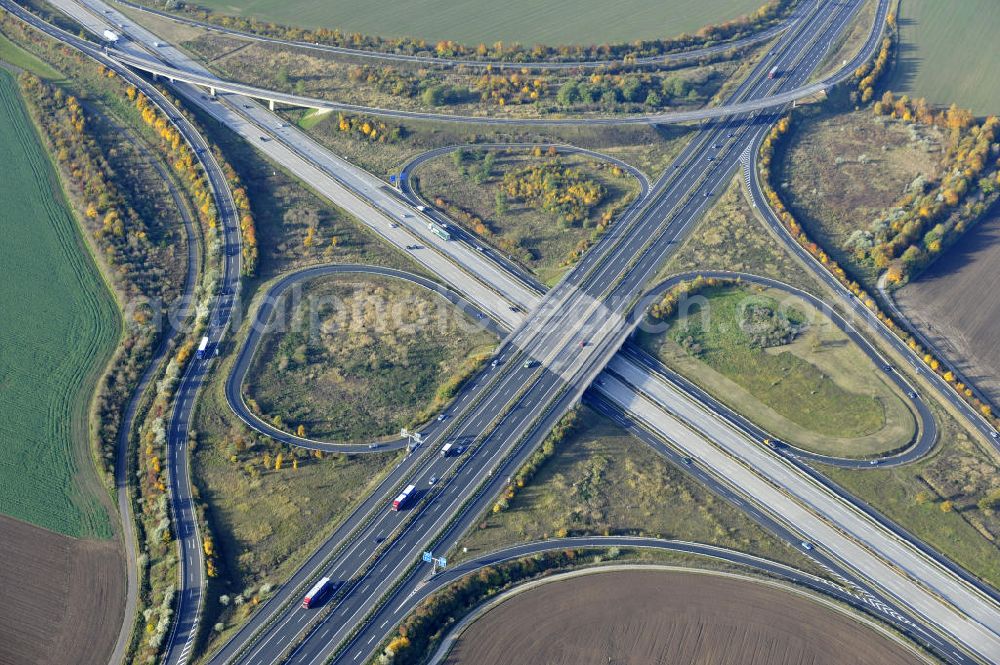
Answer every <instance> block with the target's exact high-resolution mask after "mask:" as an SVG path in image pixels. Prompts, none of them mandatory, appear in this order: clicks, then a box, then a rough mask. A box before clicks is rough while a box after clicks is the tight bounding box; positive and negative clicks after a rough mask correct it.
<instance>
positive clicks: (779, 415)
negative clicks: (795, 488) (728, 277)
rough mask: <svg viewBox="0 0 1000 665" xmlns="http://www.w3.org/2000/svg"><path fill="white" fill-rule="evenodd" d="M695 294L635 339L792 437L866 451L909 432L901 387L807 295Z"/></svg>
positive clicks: (813, 445) (749, 290) (839, 450)
mask: <svg viewBox="0 0 1000 665" xmlns="http://www.w3.org/2000/svg"><path fill="white" fill-rule="evenodd" d="M702 295H703V296H705V298H706V299H705V301H704V302H703V303H701V304H700V305H698V306H696V307H692V308H691V310H690V311H689V312H686V313H684V314H682V315H681V316H679V317H677V316H675V317H672V318H671V319H670V321H669V323H670V324H671V327H670V329H669V330H668V331H667V332H666V333H662V334H657V335H648V334H642V335H641V336H640V337H639V340H640V344H642V345H643V346H644V347H645V348H646V349H647V350H648V351H650V352H651V353H653V354H654V355H656V356H658V357H659V358H660V359H661V360H662V361H663V362H664V363H665V364H666V365H668V366H670V367H672V368H673V369H675V370H677V371H678V372H680V373H681V374H683V375H684V376H687V377H688V378H690V379H691V380H692V381H694V382H695V383H697V384H698V385H700V386H702V387H703V388H705V389H706V390H708V391H709V392H710V393H711V394H713V395H715V396H716V397H717V398H719V399H720V400H722V401H723V402H726V403H727V404H729V405H730V406H732V407H733V408H734V409H735V410H736V411H737V412H739V413H744V414H748V415H749V417H751V418H752V419H753V420H754V421H755V422H757V423H758V424H759V425H761V426H762V427H764V428H765V429H766V430H768V431H769V432H771V433H772V434H774V435H775V436H777V437H778V438H780V439H782V440H785V441H788V442H789V443H791V444H793V445H796V446H801V447H803V448H806V449H808V450H812V451H815V452H819V453H824V454H829V455H837V456H844V457H865V456H869V455H876V454H879V453H883V452H886V451H890V450H895V449H898V448H902V447H905V446H906V445H907V444H908V443H910V441H912V440H913V436H914V433H915V427H916V422H915V419H914V417H913V415H912V413H911V412H910V411H909V409H908V408H907V406H906V403H905V401H904V399H903V397H902V396H901V395H899V394H897V391H896V390H895V389H894V388H892V387H890V384H888V383H887V382H886V381H885V379H884V378H883V377H882V375H881V370H880V369H879V368H877V367H875V365H874V364H873V363H871V362H870V361H869V360H868V359H867V358H866V357H865V356H864V355H863V354H862V353H861V351H860V350H859V349H858V348H857V347H856V346H854V345H853V343H851V342H850V340H849V339H848V338H847V336H846V335H845V334H844V333H842V332H841V331H840V330H839V329H838V328H836V326H834V324H833V322H832V321H830V319H829V318H827V317H826V316H824V315H823V314H821V313H820V312H819V311H817V310H816V309H815V308H813V307H812V306H811V305H810V304H808V303H807V302H805V301H804V300H802V299H800V298H796V297H792V296H788V295H787V294H785V293H783V292H781V291H777V290H761V289H758V288H755V287H722V288H718V289H712V290H710V291H705V292H703V293H702Z"/></svg>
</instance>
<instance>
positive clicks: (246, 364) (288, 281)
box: [226, 264, 506, 453]
mask: <svg viewBox="0 0 1000 665" xmlns="http://www.w3.org/2000/svg"><path fill="white" fill-rule="evenodd" d="M349 274H360V275H378V276H382V277H392V278H394V279H400V280H404V281H406V282H409V283H411V284H416V285H417V286H421V287H423V288H425V289H427V290H428V291H432V292H434V293H436V294H437V295H439V296H440V297H442V298H444V299H445V300H447V301H448V302H450V303H451V304H452V305H455V306H456V307H458V308H459V309H460V310H461V311H462V312H463V313H464V314H466V315H468V316H469V317H470V318H472V319H473V320H474V321H475V322H476V323H477V324H478V325H480V326H481V327H483V328H485V329H486V330H489V331H490V332H492V333H494V334H496V335H497V336H498V337H503V336H504V335H505V334H506V330H504V329H503V328H502V327H501V325H500V324H498V323H497V322H496V321H494V320H493V319H492V318H491V317H490V316H488V315H487V314H485V313H484V312H482V311H480V310H479V308H478V307H476V306H475V305H473V304H472V303H471V302H469V301H468V300H466V299H465V298H464V297H462V296H461V295H459V294H458V293H456V292H454V291H452V290H451V289H449V288H446V287H444V286H442V285H440V284H438V283H437V282H435V281H433V280H430V279H428V278H426V277H422V276H420V275H415V274H413V273H410V272H406V271H403V270H397V269H395V268H383V267H380V266H367V265H358V264H327V265H320V266H313V267H310V268H303V269H301V270H297V271H295V272H292V273H288V274H287V275H285V276H283V277H282V278H281V279H279V280H278V281H277V282H276V283H274V284H273V285H272V286H271V287H270V288H268V290H267V292H266V293H265V294H264V297H263V300H262V302H261V305H260V306H259V307H258V308H257V311H256V312H255V313H254V316H253V318H252V319H251V321H250V328H249V333H248V334H247V336H246V339H244V340H243V343H242V344H241V345H240V348H239V351H237V353H236V361H235V362H234V363H233V367H232V369H231V370H230V372H229V376H228V377H226V401H227V402H228V403H229V407H230V408H231V409H232V410H233V412H234V413H235V414H236V415H237V417H239V419H240V420H242V421H243V422H244V423H246V425H247V426H248V427H250V428H251V429H254V430H256V431H258V432H260V433H261V434H264V435H266V436H269V437H271V438H273V439H276V440H278V441H282V442H284V443H287V444H289V445H293V446H299V447H301V448H308V449H310V450H326V451H334V452H341V453H369V452H376V451H379V452H381V451H384V450H398V449H401V448H404V447H406V444H407V440H406V439H401V438H397V439H393V440H390V441H378V442H373V443H365V444H349V443H337V442H335V441H319V440H316V439H310V438H307V437H300V436H296V435H294V434H289V433H288V432H285V431H284V430H281V429H278V428H276V427H274V426H272V425H271V424H270V423H268V422H266V421H265V420H263V419H262V418H260V417H259V416H257V414H255V413H253V411H251V410H250V408H249V407H248V406H247V403H246V400H245V399H244V397H243V384H244V383H245V382H246V375H247V373H248V372H249V370H250V366H251V365H252V364H253V360H254V356H256V354H257V351H258V348H259V347H260V342H261V339H262V338H263V336H264V335H265V334H267V332H268V323H269V322H270V320H271V317H272V315H273V313H274V306H275V304H277V303H278V301H279V300H280V299H281V297H282V296H283V295H284V294H285V293H286V292H287V291H288V290H289V289H291V288H292V287H294V286H297V285H300V284H302V283H304V282H309V281H312V280H314V279H317V278H319V277H325V276H328V275H349ZM438 426H440V422H432V423H430V424H429V425H428V428H427V431H430V430H431V429H434V428H436V427H438Z"/></svg>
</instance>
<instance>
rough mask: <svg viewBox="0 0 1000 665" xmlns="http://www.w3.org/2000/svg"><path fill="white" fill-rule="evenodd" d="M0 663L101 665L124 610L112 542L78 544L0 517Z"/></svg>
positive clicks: (117, 559)
mask: <svg viewBox="0 0 1000 665" xmlns="http://www.w3.org/2000/svg"><path fill="white" fill-rule="evenodd" d="M0 561H3V562H4V565H3V566H0V589H3V594H2V598H3V602H0V663H3V664H4V665H7V664H8V663H9V664H10V665H14V664H16V665H29V664H31V663H45V665H63V664H64V663H65V664H66V665H88V664H90V663H94V664H95V665H104V664H105V663H107V662H108V657H109V656H110V655H111V651H112V649H113V648H114V645H115V638H117V637H118V629H119V627H120V626H121V622H122V613H123V612H124V606H125V565H124V562H123V561H122V559H121V555H120V553H119V552H118V546H117V542H116V541H113V540H105V541H93V540H77V539H75V538H70V537H68V536H62V535H59V534H57V533H54V532H52V531H47V530H45V529H41V528H39V527H36V526H32V525H30V524H27V523H26V522H21V521H18V520H15V519H12V518H10V517H4V516H2V515H0Z"/></svg>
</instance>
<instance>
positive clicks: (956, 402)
mask: <svg viewBox="0 0 1000 665" xmlns="http://www.w3.org/2000/svg"><path fill="white" fill-rule="evenodd" d="M765 135H766V131H761V132H760V133H759V134H758V136H757V137H756V138H755V140H754V141H753V143H752V144H751V145H750V146H749V148H748V150H749V151H750V152H749V153H748V154H747V156H746V157H747V158H746V159H745V160H744V161H743V176H744V180H745V182H746V184H747V189H748V190H749V192H750V197H751V203H752V205H753V207H754V208H756V209H757V210H758V211H760V213H761V217H762V218H763V220H764V222H765V224H767V226H768V227H769V228H770V229H771V231H772V232H773V233H774V234H775V235H776V236H777V237H778V238H780V239H781V240H782V241H784V244H785V247H786V248H788V250H789V252H791V253H792V254H793V255H794V256H796V257H797V258H798V259H800V260H801V262H802V263H804V264H805V265H806V267H807V268H809V269H810V270H811V271H812V273H813V275H815V276H816V278H817V279H819V280H820V282H821V283H823V284H824V285H825V286H826V287H828V288H829V289H830V290H831V291H832V292H833V293H834V294H835V295H836V296H837V297H839V298H840V300H841V301H842V302H843V303H844V305H845V306H846V307H847V308H848V310H849V311H850V312H851V313H852V314H853V315H855V316H857V317H858V319H860V320H862V321H864V322H865V324H866V325H867V326H868V328H869V329H870V330H872V331H873V332H874V333H875V334H877V335H878V336H879V337H880V338H881V339H882V341H883V342H884V343H885V344H887V345H888V347H889V348H891V349H892V350H893V351H895V352H896V353H897V354H899V355H900V356H901V357H902V358H904V359H906V360H907V361H908V362H909V363H910V365H911V366H912V369H913V371H914V372H915V373H916V374H917V375H918V376H919V377H921V378H922V379H924V380H925V381H927V382H928V383H929V384H930V385H931V386H932V387H934V388H935V389H936V390H937V392H938V394H939V395H940V397H941V398H942V399H943V400H944V401H945V402H946V403H948V404H949V405H950V406H951V407H952V408H954V409H955V410H957V411H958V412H959V413H960V414H962V416H963V417H964V418H965V420H966V421H967V422H968V423H969V425H970V426H971V427H972V428H973V429H974V430H976V431H977V432H979V433H980V434H981V435H982V436H983V438H984V439H986V441H987V442H988V444H989V445H991V446H992V447H993V448H994V450H996V451H997V452H998V453H1000V435H998V432H997V429H996V428H995V427H994V426H993V425H992V424H991V423H990V422H989V421H987V420H986V418H984V417H983V416H982V414H980V413H979V412H978V411H977V410H976V409H975V408H973V407H972V406H971V405H970V404H969V403H968V402H966V401H965V400H964V399H962V397H961V396H960V395H959V394H958V393H957V392H956V391H955V390H954V389H953V388H952V387H951V386H950V385H949V384H948V382H946V381H945V380H944V379H943V378H941V377H940V376H938V375H937V374H936V373H935V372H933V371H931V370H930V369H928V368H926V367H924V362H923V359H921V358H920V357H919V356H918V355H917V354H916V353H915V352H914V351H913V349H911V348H910V347H909V346H907V344H906V343H905V342H904V341H903V340H902V339H900V338H899V336H897V335H896V334H895V333H894V332H892V330H890V329H889V328H888V327H887V326H886V325H885V323H883V322H882V321H881V320H880V319H879V318H878V317H877V316H876V315H875V313H874V312H872V311H871V310H870V309H868V308H867V307H865V306H864V304H863V303H862V302H861V301H860V300H859V299H858V298H857V297H856V296H855V295H854V294H853V293H851V292H850V291H849V290H848V289H847V287H845V286H844V285H843V284H841V283H840V281H838V280H837V279H836V278H835V277H834V276H833V274H831V273H830V271H829V270H827V269H826V267H825V266H824V265H823V264H822V263H820V262H819V260H818V259H816V257H814V256H813V255H812V254H810V253H809V252H807V251H806V250H805V248H804V247H802V245H800V244H799V243H798V241H796V240H795V238H793V237H792V235H791V233H790V232H789V231H788V229H787V228H785V225H784V224H782V223H781V221H780V220H779V219H778V216H777V215H776V214H775V212H774V210H773V209H772V208H771V206H770V204H769V203H768V201H767V197H766V196H765V195H764V190H763V187H762V185H761V182H760V171H759V169H758V159H759V158H760V146H761V144H762V142H763V140H764V137H765ZM889 301H890V303H891V302H892V300H891V298H890V299H889ZM895 311H896V312H898V310H895ZM902 320H903V321H906V318H905V317H903V318H902ZM924 341H926V340H924ZM924 348H926V349H928V350H929V351H931V352H932V353H933V354H934V355H935V356H937V357H944V355H943V354H941V353H939V352H938V351H937V350H936V349H935V347H934V346H933V345H930V344H928V345H925V347H924ZM969 385H971V384H969Z"/></svg>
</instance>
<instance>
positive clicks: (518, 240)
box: [413, 150, 639, 283]
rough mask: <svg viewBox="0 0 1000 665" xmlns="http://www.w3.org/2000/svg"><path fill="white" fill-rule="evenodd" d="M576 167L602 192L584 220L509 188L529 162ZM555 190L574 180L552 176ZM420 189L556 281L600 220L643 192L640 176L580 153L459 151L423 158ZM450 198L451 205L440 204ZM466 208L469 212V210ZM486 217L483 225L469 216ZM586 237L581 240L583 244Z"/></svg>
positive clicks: (417, 179) (559, 192)
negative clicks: (547, 207) (517, 195)
mask: <svg viewBox="0 0 1000 665" xmlns="http://www.w3.org/2000/svg"><path fill="white" fill-rule="evenodd" d="M557 160H558V165H559V167H561V168H559V170H560V171H562V172H567V173H572V174H577V175H578V176H579V178H580V181H581V182H582V183H586V184H589V185H591V186H593V187H594V188H595V189H599V190H600V191H601V192H602V195H601V198H600V199H599V200H598V201H597V202H596V203H594V204H589V203H588V204H580V205H578V206H576V207H577V208H578V214H579V216H580V217H581V219H577V220H574V221H567V220H566V219H564V217H563V215H562V214H561V213H560V212H559V211H556V210H551V209H550V210H545V209H543V208H544V206H543V205H542V204H541V203H540V202H539V201H537V200H528V199H523V198H522V199H519V198H514V197H511V196H510V195H509V191H508V190H507V188H506V187H505V183H506V179H508V178H510V179H513V178H517V177H518V174H519V173H523V172H524V170H525V169H530V168H533V167H534V168H546V167H549V168H556V162H557ZM550 182H551V183H552V187H551V194H552V196H553V198H560V199H561V198H563V197H567V196H570V195H571V194H572V191H571V186H572V185H573V183H572V182H571V181H570V179H568V178H566V179H565V180H561V179H557V178H555V177H553V178H552V179H551V180H550ZM413 184H414V188H415V189H417V190H418V191H419V192H420V194H421V196H423V197H424V198H425V199H426V200H427V201H428V202H430V203H431V204H432V205H437V206H438V207H440V208H442V210H443V212H444V213H445V214H447V215H448V216H449V217H450V218H451V219H452V220H454V221H456V222H458V223H459V224H461V225H462V226H464V227H465V228H466V230H468V231H470V232H471V233H474V234H476V235H478V236H479V237H480V239H481V240H482V242H483V243H484V244H490V245H493V246H495V247H497V248H498V249H499V250H500V251H501V252H503V253H505V254H508V255H511V256H513V258H514V259H516V260H518V261H519V262H521V263H522V264H523V265H525V266H526V267H527V268H529V269H530V270H532V271H533V272H534V273H535V274H536V275H537V276H538V277H539V279H541V280H542V281H543V282H548V283H552V282H555V281H556V280H558V278H559V276H560V275H562V273H563V272H564V271H565V270H566V268H567V267H568V266H569V265H571V264H572V262H573V260H572V259H571V256H572V255H573V252H574V251H578V249H579V248H580V247H581V246H584V245H586V244H587V243H588V242H589V241H590V240H591V238H592V237H593V236H594V234H595V233H599V230H598V229H597V227H598V225H607V224H609V223H610V224H614V221H615V219H616V218H617V217H618V216H619V215H620V213H621V212H622V211H624V209H625V208H626V207H627V206H628V204H629V203H630V202H631V201H633V200H634V199H635V197H636V196H637V195H638V191H639V187H638V183H637V182H636V181H635V179H634V178H632V177H631V176H630V175H629V174H628V173H627V172H625V171H623V170H621V169H619V168H617V167H613V166H611V165H609V164H607V163H603V162H599V161H597V160H595V159H592V158H590V157H585V156H581V155H572V154H570V155H562V156H531V155H529V154H525V153H524V152H522V151H518V152H514V153H507V152H504V151H474V150H459V151H456V152H454V153H451V154H450V155H444V156H441V157H438V158H436V159H433V160H429V161H427V162H424V163H423V164H421V165H420V166H419V167H417V169H415V170H414V173H413ZM441 204H444V205H441ZM463 213H467V214H463ZM470 215H471V216H473V217H475V218H477V219H478V220H480V223H479V224H476V223H474V222H472V221H471V219H470V217H469V216H470ZM581 243H582V245H581Z"/></svg>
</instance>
